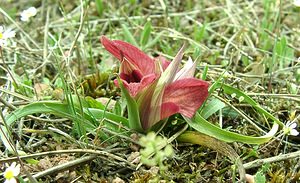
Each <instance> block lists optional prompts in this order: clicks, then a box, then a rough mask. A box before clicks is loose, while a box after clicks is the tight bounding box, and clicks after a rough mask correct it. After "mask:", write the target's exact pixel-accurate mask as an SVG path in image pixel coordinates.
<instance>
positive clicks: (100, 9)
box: [95, 0, 104, 17]
mask: <svg viewBox="0 0 300 183" xmlns="http://www.w3.org/2000/svg"><path fill="white" fill-rule="evenodd" d="M95 3H96V9H97V12H98V15H99V16H100V17H101V16H102V14H103V11H104V5H103V1H102V0H96V2H95Z"/></svg>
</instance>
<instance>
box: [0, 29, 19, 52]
mask: <svg viewBox="0 0 300 183" xmlns="http://www.w3.org/2000/svg"><path fill="white" fill-rule="evenodd" d="M15 35H16V32H15V31H12V30H11V29H8V30H6V31H4V27H3V26H0V47H3V46H6V45H7V40H8V39H10V38H13V37H15Z"/></svg>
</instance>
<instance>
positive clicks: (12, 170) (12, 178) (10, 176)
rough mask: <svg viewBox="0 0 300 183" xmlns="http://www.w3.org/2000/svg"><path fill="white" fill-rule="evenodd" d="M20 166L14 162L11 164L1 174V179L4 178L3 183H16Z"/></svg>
mask: <svg viewBox="0 0 300 183" xmlns="http://www.w3.org/2000/svg"><path fill="white" fill-rule="evenodd" d="M20 169H21V167H20V165H17V163H16V162H13V163H12V164H11V165H10V166H8V167H7V168H6V170H5V172H4V173H3V177H4V178H5V182H4V183H17V179H16V176H18V175H19V174H20Z"/></svg>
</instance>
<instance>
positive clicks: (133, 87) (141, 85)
mask: <svg viewBox="0 0 300 183" xmlns="http://www.w3.org/2000/svg"><path fill="white" fill-rule="evenodd" d="M156 79H157V76H156V75H155V74H149V75H147V76H145V77H143V78H142V80H141V82H137V83H135V82H132V83H129V82H127V81H126V80H124V79H122V78H121V80H122V82H123V84H124V87H125V88H126V89H127V90H128V92H129V94H130V96H131V97H135V96H136V95H137V94H139V92H140V91H142V90H143V89H145V88H146V87H147V86H148V85H150V84H152V83H153V82H154V81H155V80H156ZM114 83H115V85H116V86H117V87H119V84H118V80H115V81H114Z"/></svg>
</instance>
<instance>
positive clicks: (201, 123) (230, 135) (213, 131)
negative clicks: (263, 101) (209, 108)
mask: <svg viewBox="0 0 300 183" xmlns="http://www.w3.org/2000/svg"><path fill="white" fill-rule="evenodd" d="M184 119H185V120H186V121H187V123H188V124H189V125H190V126H191V127H192V128H194V129H195V130H197V131H199V132H201V133H204V134H206V135H209V136H212V137H215V138H216V139H219V140H223V141H225V142H243V143H247V144H262V143H266V142H268V141H269V140H270V139H271V138H272V137H273V136H274V135H275V134H276V132H277V130H278V126H279V125H278V124H277V123H274V124H273V127H272V129H271V130H270V131H269V133H267V134H266V135H264V136H260V137H251V136H246V135H241V134H238V133H234V132H230V131H227V130H224V129H221V128H219V127H217V126H215V125H213V124H211V123H210V122H208V121H206V120H205V119H204V118H203V117H202V116H201V115H200V114H199V113H196V114H195V116H194V118H192V119H190V118H187V117H184Z"/></svg>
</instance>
